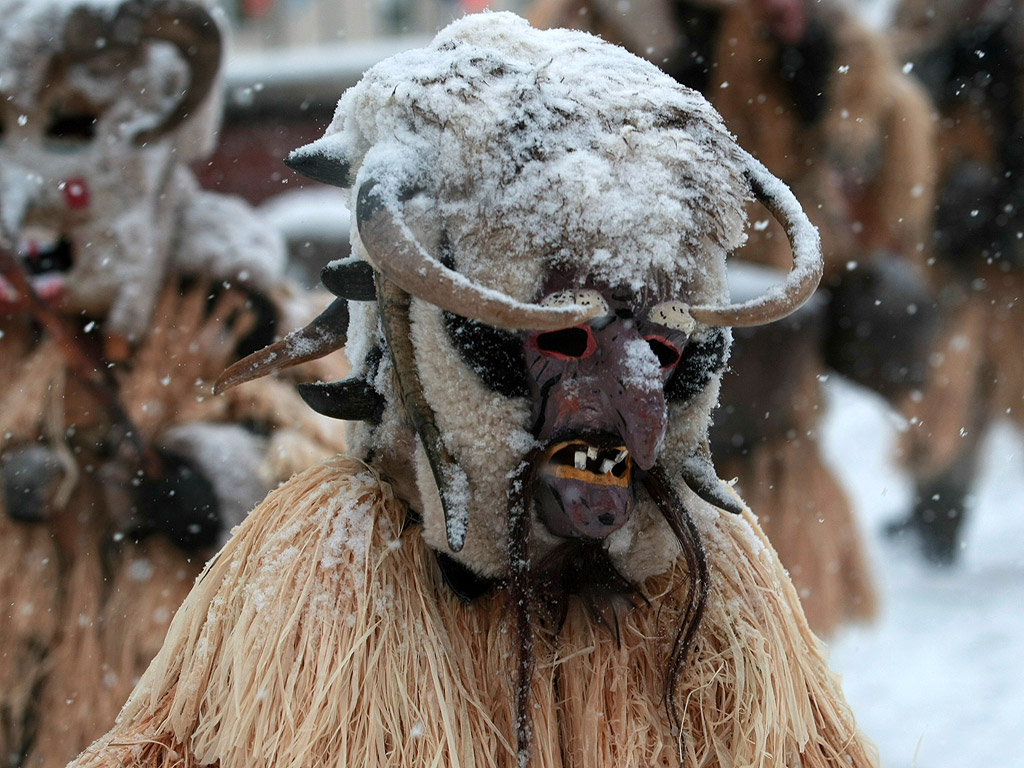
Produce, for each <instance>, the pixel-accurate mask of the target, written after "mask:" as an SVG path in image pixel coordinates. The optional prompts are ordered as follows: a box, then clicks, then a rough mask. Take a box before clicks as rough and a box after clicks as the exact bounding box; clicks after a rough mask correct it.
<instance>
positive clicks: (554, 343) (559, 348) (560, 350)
mask: <svg viewBox="0 0 1024 768" xmlns="http://www.w3.org/2000/svg"><path fill="white" fill-rule="evenodd" d="M534 341H535V343H536V344H537V349H538V350H540V353H541V354H542V355H548V356H550V357H557V358H559V359H561V360H579V359H580V358H583V357H587V356H589V355H592V354H594V350H595V349H597V340H596V339H595V338H594V332H593V331H592V330H590V327H589V326H586V325H577V326H575V327H573V328H563V329H562V330H560V331H547V332H546V333H539V334H537V336H536V338H535V340H534Z"/></svg>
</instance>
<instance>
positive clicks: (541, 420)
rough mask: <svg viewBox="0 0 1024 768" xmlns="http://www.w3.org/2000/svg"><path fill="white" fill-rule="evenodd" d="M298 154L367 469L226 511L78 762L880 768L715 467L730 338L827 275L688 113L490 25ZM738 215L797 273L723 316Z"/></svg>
mask: <svg viewBox="0 0 1024 768" xmlns="http://www.w3.org/2000/svg"><path fill="white" fill-rule="evenodd" d="M289 162H290V164H291V166H292V167H293V168H295V169H297V170H299V171H301V172H303V173H305V174H307V175H309V176H312V177H314V178H317V179H319V180H322V181H327V182H331V183H334V184H337V185H341V186H344V187H351V189H352V202H353V210H354V211H355V214H356V216H355V218H356V227H355V233H354V236H353V247H354V253H355V254H356V255H355V257H353V258H352V259H349V260H343V261H338V262H334V263H332V264H331V265H329V266H328V267H327V268H326V270H325V272H324V275H323V279H324V283H325V285H327V287H329V288H330V289H331V290H332V291H333V292H334V293H336V295H338V296H339V298H338V302H340V303H346V302H347V305H348V307H349V309H350V315H351V322H350V324H349V326H348V327H347V345H346V354H347V355H348V356H349V358H350V359H351V361H352V370H353V374H352V376H350V377H349V378H347V379H345V380H343V381H337V382H328V383H324V382H320V383H316V384H309V385H305V390H304V392H305V396H306V399H307V401H308V402H310V403H311V404H314V405H315V407H317V408H318V409H319V410H321V411H322V412H325V413H329V414H331V415H334V416H336V417H340V418H345V419H349V420H355V421H354V423H352V424H351V425H350V429H349V437H350V442H349V445H350V447H351V450H352V454H351V456H350V457H338V458H334V459H331V460H328V461H326V462H324V463H322V464H320V465H319V466H317V467H315V468H313V469H311V470H309V471H307V472H305V473H303V474H301V475H298V476H296V477H295V478H292V480H290V481H289V482H288V483H286V484H285V485H283V486H282V487H281V488H279V489H278V490H276V491H274V492H273V493H272V494H271V495H270V496H268V498H267V499H266V501H264V503H263V504H261V505H260V506H259V507H257V509H256V510H254V511H253V513H252V514H250V515H249V517H248V518H246V520H245V522H243V523H242V525H241V526H240V527H239V528H238V530H237V532H236V534H235V536H234V537H233V538H232V539H231V541H229V542H228V544H227V545H226V546H225V548H224V549H223V550H222V551H221V552H220V554H219V555H218V557H217V558H216V560H214V561H213V562H212V563H211V564H210V566H209V567H208V568H207V570H206V571H205V572H204V573H203V575H202V576H201V577H200V579H199V581H198V582H197V584H196V587H195V588H194V590H193V591H192V593H191V594H190V595H189V597H188V598H187V599H186V601H185V602H184V604H183V605H182V607H181V609H180V610H179V612H178V613H177V615H176V616H175V619H174V622H173V623H172V626H171V629H170V630H169V632H168V636H167V639H166V641H165V643H164V646H163V648H162V649H161V651H160V653H159V654H158V656H157V657H156V659H155V660H154V662H153V664H152V665H151V666H150V668H149V670H148V671H147V672H146V674H145V676H144V677H143V679H142V680H141V681H140V683H139V685H138V687H137V688H136V690H135V691H134V693H133V694H132V696H131V697H130V699H129V701H128V703H127V704H126V706H125V709H124V710H122V712H121V714H120V716H119V718H118V721H117V723H116V725H115V726H114V727H113V729H112V730H111V731H110V732H109V733H108V734H107V736H105V737H103V738H101V739H100V740H99V741H97V742H96V743H95V744H94V745H93V746H91V747H90V748H88V749H87V750H86V751H85V752H84V753H83V754H82V755H81V756H80V757H79V758H78V760H77V761H75V763H74V765H75V766H77V767H78V768H85V766H124V765H136V766H169V765H172V764H174V765H178V766H195V765H208V764H212V763H216V764H218V765H219V766H221V768H234V767H235V766H243V765H244V766H285V765H291V766H300V765H310V764H312V763H318V764H329V765H360V766H376V765H389V766H410V767H411V766H423V765H431V764H456V763H458V764H460V765H467V766H485V765H487V766H492V765H501V766H504V765H509V766H512V765H520V766H524V765H530V766H546V767H550V766H570V765H571V766H583V765H587V766H612V765H614V766H633V767H635V768H639V767H640V766H660V765H666V766H667V765H680V764H684V765H722V766H725V765H747V764H761V763H763V762H764V761H766V759H767V760H771V761H772V762H776V763H778V764H785V765H796V764H800V765H802V766H804V767H805V768H811V767H812V766H824V765H830V766H844V767H845V766H857V767H861V766H872V765H875V764H876V759H875V756H874V750H873V748H872V747H871V745H870V744H869V743H868V742H867V741H866V740H865V739H864V738H863V736H862V735H861V734H860V733H859V732H858V730H857V728H856V726H855V724H854V720H853V717H852V715H851V713H850V712H849V709H848V707H847V705H846V703H845V702H844V700H843V698H842V694H841V692H840V690H839V685H838V680H837V679H836V677H835V676H834V675H833V674H832V673H831V672H830V670H829V669H828V666H827V664H826V662H825V660H824V658H823V649H822V647H821V646H820V644H819V642H818V640H817V639H816V638H815V636H814V635H813V633H812V632H811V631H810V629H809V627H808V626H807V623H806V620H805V619H804V617H803V613H802V611H801V608H800V604H799V600H798V598H797V596H796V593H795V590H794V589H793V587H792V585H791V584H790V582H789V581H788V579H787V577H786V574H785V571H784V570H783V568H782V566H781V565H780V563H779V561H778V558H777V557H776V555H775V553H774V551H773V550H772V549H771V546H770V545H769V544H768V543H767V541H766V540H765V538H764V536H763V535H762V534H761V532H760V530H759V529H758V527H757V523H756V521H755V519H754V517H753V516H752V515H751V514H750V512H749V511H747V510H745V509H743V506H742V503H741V502H740V501H739V499H738V498H737V497H736V496H735V495H734V494H733V493H731V491H730V489H729V488H728V486H726V485H725V484H723V483H722V482H721V481H720V480H719V479H718V478H717V476H716V474H715V472H714V467H713V466H712V464H711V458H710V456H709V454H708V449H707V430H708V423H709V419H710V412H711V409H712V408H713V407H714V404H715V401H716V398H717V391H718V381H719V375H720V372H721V368H722V365H723V360H724V355H725V351H726V350H727V348H728V342H729V331H728V328H727V326H730V325H752V324H757V323H764V322H770V321H771V320H773V319H776V318H778V317H780V316H782V315H784V314H786V313H787V312H790V311H792V310H793V309H794V308H795V307H796V306H798V305H799V304H800V303H802V302H803V301H805V300H806V299H807V297H808V296H809V295H810V294H811V292H812V291H813V290H814V287H815V285H816V284H817V281H818V278H819V276H820V253H819V250H818V241H817V236H816V233H815V231H814V229H813V228H812V227H811V226H810V224H809V223H808V221H807V219H806V217H804V216H803V214H802V212H801V211H800V208H799V204H798V203H797V202H796V200H795V198H793V196H792V194H791V193H790V192H789V191H788V189H786V188H785V187H784V186H783V185H781V184H780V183H779V182H778V181H777V180H776V179H774V178H773V177H771V176H770V175H769V174H768V173H767V172H766V171H765V170H764V168H763V166H761V165H760V164H758V163H757V162H756V161H754V160H753V159H752V158H751V157H750V156H749V155H747V154H746V153H745V152H743V150H741V149H740V148H739V146H738V145H737V144H736V143H735V142H734V141H733V140H732V139H731V137H730V136H729V134H728V133H727V132H726V131H725V129H724V127H723V126H722V123H721V121H720V120H719V118H718V117H717V115H716V114H715V113H714V111H713V110H712V109H711V108H710V107H709V106H708V104H707V103H706V102H705V101H704V99H703V98H702V97H701V96H700V95H699V94H697V93H696V92H694V91H691V90H689V89H687V88H684V87H682V86H680V85H678V84H677V83H675V82H674V81H673V80H671V79H670V78H668V77H666V76H665V75H664V74H663V73H661V72H659V71H658V70H657V68H655V67H654V66H652V65H651V64H649V63H647V62H645V61H643V60H641V59H638V58H636V57H634V56H633V55H631V54H629V53H627V52H625V51H624V50H622V49H620V48H617V47H615V46H611V45H608V44H606V43H604V42H602V41H600V40H598V39H596V38H593V37H591V36H589V35H586V34H584V33H580V32H569V31H564V30H559V31H537V30H534V29H532V28H530V27H529V26H528V25H527V24H526V23H525V22H524V21H523V20H522V19H519V18H518V17H516V16H513V15H511V14H482V15H479V16H469V17H466V18H464V19H462V20H460V21H458V22H455V23H454V24H452V25H451V26H449V27H448V28H447V29H445V30H443V31H442V32H441V33H440V34H439V35H438V36H437V38H436V39H435V40H434V42H433V43H432V44H431V45H430V46H429V47H427V48H425V49H421V50H414V51H409V52H407V53H404V54H401V55H399V56H396V57H394V58H393V59H389V60H387V61H385V62H382V63H381V64H379V65H377V66H376V67H374V68H372V69H371V70H369V71H368V72H367V74H366V75H365V76H364V78H363V80H362V81H361V82H360V84H359V85H357V86H356V87H354V88H353V89H351V90H349V91H348V92H347V93H346V94H345V95H344V96H343V97H342V99H341V102H340V103H339V106H338V110H337V113H336V116H335V119H334V121H333V122H332V125H331V126H330V128H329V129H328V130H327V132H326V135H325V136H324V137H323V138H322V139H320V140H318V141H317V142H314V143H313V144H311V145H309V146H307V147H304V148H302V149H300V150H297V151H296V152H295V153H293V154H292V156H291V158H290V160H289ZM750 194H755V195H756V196H757V197H758V198H759V199H761V200H762V201H764V203H765V204H766V205H767V206H768V207H769V208H770V209H772V210H773V211H775V212H776V215H777V216H778V217H779V218H780V220H781V221H782V222H783V224H784V226H785V227H786V230H787V232H788V233H789V235H790V237H791V239H792V242H793V244H794V254H795V255H794V263H793V268H792V270H791V272H790V273H789V275H788V276H787V277H786V278H785V280H784V282H783V283H782V284H780V285H777V286H775V287H774V289H773V290H772V291H771V292H769V293H768V294H766V295H763V296H760V297H757V298H755V299H754V300H752V301H751V302H749V303H745V304H733V303H730V301H729V299H728V291H727V288H726V273H725V260H726V255H727V253H729V252H730V251H732V250H733V249H734V248H735V247H736V246H737V245H738V244H739V243H740V242H741V241H742V239H743V236H744V235H743V230H744V207H743V204H744V200H745V198H746V197H747V196H748V195H750ZM318 322H319V321H318ZM316 326H317V323H314V324H313V326H311V328H315V327H316ZM310 335H315V334H312V333H311V334H310ZM336 335H339V336H340V333H338V334H336ZM340 343H341V340H340V338H338V339H335V340H334V342H332V343H325V344H322V345H319V347H318V348H317V350H316V352H317V354H326V353H327V352H328V351H329V350H330V349H331V348H334V347H337V346H339V345H340ZM288 362H289V361H288V360H282V359H281V356H280V355H279V354H277V353H275V352H263V353H256V355H255V356H254V357H252V358H250V360H249V361H245V363H244V367H245V368H246V371H245V373H244V374H239V373H237V372H236V371H231V372H229V373H228V374H227V375H226V377H225V379H224V385H225V386H226V385H232V384H239V383H241V382H243V381H244V380H246V379H247V378H250V377H252V376H256V375H259V374H260V373H262V372H264V371H266V370H270V369H273V368H276V367H281V366H283V365H287V363H288ZM769 755H770V756H771V757H770V758H767V757H766V756H769Z"/></svg>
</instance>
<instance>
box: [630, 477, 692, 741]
mask: <svg viewBox="0 0 1024 768" xmlns="http://www.w3.org/2000/svg"><path fill="white" fill-rule="evenodd" d="M644 487H645V488H646V489H647V493H648V494H650V497H651V498H652V499H653V500H654V503H655V504H656V505H657V507H658V510H659V511H660V512H661V514H662V516H663V517H664V518H665V522H667V523H668V524H669V527H670V528H671V529H672V532H673V533H674V534H675V536H676V539H678V541H679V544H680V546H681V547H682V550H683V557H685V558H686V570H687V573H688V574H689V576H690V578H689V585H688V586H687V589H686V608H685V610H684V611H683V615H682V616H681V617H680V622H679V629H678V630H677V631H676V637H675V641H674V642H673V644H672V652H671V653H670V654H669V658H668V666H667V669H666V671H665V709H666V712H667V714H668V720H669V724H670V725H671V726H672V729H673V731H674V732H675V733H677V734H680V738H681V734H682V728H683V716H682V714H681V713H680V711H679V696H678V689H679V681H680V679H681V678H682V673H683V668H684V667H685V666H686V657H687V656H688V655H689V652H690V648H691V646H692V645H693V640H694V638H695V637H696V635H697V629H698V628H699V627H700V620H701V618H702V617H703V616H704V608H705V606H706V605H707V601H708V562H707V556H706V554H705V552H704V544H703V542H702V541H701V538H700V532H699V531H698V530H697V526H696V525H694V523H693V518H692V517H690V513H689V512H688V511H687V509H686V507H685V506H684V505H683V501H682V499H680V498H679V494H678V493H676V490H675V488H673V487H672V483H671V481H670V480H669V478H668V475H667V474H666V473H665V469H664V467H662V466H661V465H660V464H657V465H655V466H654V468H653V469H651V470H650V472H648V473H647V476H646V477H645V478H644Z"/></svg>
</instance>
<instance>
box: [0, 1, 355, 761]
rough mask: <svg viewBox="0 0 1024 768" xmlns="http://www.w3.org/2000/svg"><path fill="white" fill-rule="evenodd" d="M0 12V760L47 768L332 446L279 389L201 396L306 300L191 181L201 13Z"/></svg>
mask: <svg viewBox="0 0 1024 768" xmlns="http://www.w3.org/2000/svg"><path fill="white" fill-rule="evenodd" d="M0 18H2V19H3V24H2V25H0V94H2V97H3V98H2V99H0V256H2V258H3V264H2V269H0V359H2V361H3V364H2V365H0V648H2V649H3V652H2V654H0V764H2V765H26V766H57V765H63V764H65V763H66V762H67V761H68V760H69V759H71V758H72V757H74V755H76V754H77V753H78V752H79V751H80V750H81V749H82V748H83V747H85V746H86V745H87V744H89V743H90V742H91V741H92V740H93V739H95V738H96V737H97V736H98V735H99V734H100V733H101V732H102V730H101V726H100V724H106V723H108V722H109V720H110V718H111V717H113V715H114V714H115V713H116V712H117V709H118V707H120V706H121V705H122V704H123V702H124V698H125V696H126V695H127V694H128V692H129V691H130V690H131V688H132V686H133V685H134V684H135V682H136V681H137V679H138V676H139V675H140V674H141V672H142V671H143V670H144V669H145V667H146V665H147V664H148V663H149V661H150V659H151V658H152V656H153V654H154V653H155V652H156V650H157V649H158V647H159V643H160V642H161V640H162V638H163V635H164V633H165V632H166V628H167V625H168V622H169V621H170V617H171V614H172V613H173V611H174V609H175V608H176V607H177V605H178V604H179V603H180V601H181V600H182V598H183V597H184V595H185V594H186V593H187V592H188V589H189V588H190V586H191V584H192V582H193V580H194V579H195V577H196V575H197V574H198V572H199V568H200V567H201V563H202V561H203V560H204V559H205V556H206V555H207V554H209V553H210V552H212V551H213V550H212V548H213V547H215V546H216V545H218V544H219V543H220V542H221V541H223V539H224V538H225V537H226V532H227V531H228V530H229V529H230V527H231V526H232V525H233V524H234V523H236V522H237V521H238V520H240V519H241V517H242V516H243V515H244V513H245V512H246V511H248V509H251V507H252V506H253V505H254V504H255V503H256V502H258V501H259V500H260V499H261V498H262V497H263V496H264V495H265V494H266V492H267V490H268V489H269V488H271V487H273V485H274V484H275V483H276V482H278V481H280V480H283V479H285V478H287V477H288V476H289V474H291V472H292V471H294V470H295V469H297V468H300V467H305V466H308V464H309V463H311V462H312V461H313V460H315V459H318V458H322V457H323V456H324V455H326V454H327V453H328V452H329V451H328V450H327V449H325V447H324V446H323V438H324V434H325V433H322V434H321V435H320V437H317V436H316V433H315V432H311V433H309V434H310V435H311V436H309V437H306V436H303V435H302V434H300V431H299V430H301V429H303V428H304V427H305V426H308V425H309V424H310V422H309V419H308V418H307V417H305V415H304V414H305V413H306V409H304V408H303V407H302V405H301V400H300V399H299V398H298V396H297V394H296V393H295V392H294V389H293V388H290V387H288V386H287V385H285V384H283V383H277V382H270V381H268V382H267V386H266V387H265V388H263V389H262V391H259V390H258V389H252V390H251V391H249V392H243V393H240V395H241V396H238V397H233V398H229V399H224V400H221V399H215V398H213V397H212V396H211V392H210V383H211V382H212V381H213V380H214V379H215V378H216V376H217V374H218V373H219V372H220V371H221V370H223V367H224V365H225V364H227V363H230V362H232V361H233V360H235V359H237V358H238V357H239V355H241V354H245V353H246V352H248V351H252V349H254V348H260V347H262V346H263V345H265V344H266V343H268V342H269V341H272V340H273V339H274V337H275V335H276V334H277V332H278V330H279V329H280V328H288V327H291V325H290V324H291V323H293V322H294V319H293V316H294V315H295V314H296V313H299V312H304V311H305V310H304V307H303V305H304V303H305V300H300V299H299V297H297V296H293V295H292V294H291V291H290V289H288V288H287V286H286V285H285V284H284V283H283V281H282V279H281V271H282V267H283V250H282V245H281V242H280V238H279V236H278V235H277V234H276V233H275V232H273V231H271V230H269V229H267V228H266V227H265V226H263V225H262V224H261V223H260V222H259V221H258V220H257V219H256V217H255V216H254V215H253V214H252V212H251V211H250V210H249V209H248V208H247V207H246V206H245V205H244V204H243V203H241V202H240V201H237V200H235V199H230V198H225V197H223V196H220V195H216V194H212V193H208V192H203V191H201V190H199V188H198V186H197V184H196V182H195V180H194V178H193V176H192V174H191V172H190V171H189V170H188V168H187V163H188V162H190V161H193V160H196V159H198V158H201V157H203V156H204V155H205V154H206V153H207V152H208V151H209V150H210V149H211V146H212V142H213V138H214V132H215V129H216V126H217V120H218V115H219V104H218V100H217V98H216V96H217V94H218V93H219V91H220V88H221V83H220V79H219V76H218V73H219V70H220V64H221V54H222V47H223V46H222V38H221V26H220V24H219V22H218V21H217V19H216V18H215V17H214V16H213V15H212V14H211V12H210V10H209V9H208V7H207V6H206V5H204V4H203V3H201V2H198V1H197V2H187V1H185V0H174V1H172V0H152V1H142V0H131V1H128V2H109V3H93V2H50V1H45V0H25V1H24V2H22V1H21V0H0ZM286 308H287V312H286V311H285V310H286ZM310 314H311V313H310ZM308 317H309V314H307V315H306V317H304V318H302V319H301V320H300V321H299V322H304V321H305V320H308ZM284 421H287V423H288V428H286V429H282V430H278V429H277V427H278V426H283V422H284ZM335 445H337V443H335ZM282 456H286V457H287V459H286V460H282V458H281V457H282ZM303 462H305V463H303Z"/></svg>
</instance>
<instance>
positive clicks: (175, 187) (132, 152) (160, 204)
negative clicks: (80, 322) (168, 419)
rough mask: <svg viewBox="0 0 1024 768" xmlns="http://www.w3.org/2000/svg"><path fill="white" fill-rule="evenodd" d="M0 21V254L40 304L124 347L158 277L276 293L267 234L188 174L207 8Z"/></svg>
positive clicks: (72, 4)
mask: <svg viewBox="0 0 1024 768" xmlns="http://www.w3.org/2000/svg"><path fill="white" fill-rule="evenodd" d="M0 19H2V21H3V23H2V25H0V97H2V98H3V103H4V107H3V109H2V114H0V121H2V123H3V125H2V128H3V131H2V141H0V246H2V247H4V248H7V249H9V250H11V251H13V252H15V254H16V256H17V258H18V259H19V260H20V261H21V263H22V266H23V268H24V270H25V271H26V273H27V275H28V276H29V278H30V280H31V282H32V284H33V287H34V289H35V291H36V293H37V294H39V296H40V297H41V298H42V299H43V300H44V301H47V302H49V303H51V304H52V305H53V306H56V307H59V308H60V309H61V310H62V311H64V312H67V313H70V314H78V313H86V314H88V315H89V316H91V317H93V318H95V319H103V320H104V321H105V322H104V332H105V333H106V334H107V335H108V336H111V337H120V338H124V339H126V340H128V341H136V340H138V339H139V338H140V337H141V335H142V334H143V333H144V332H145V329H146V328H147V325H148V323H149V320H150V314H151V312H152V309H153V305H154V301H155V297H156V295H157V293H158V291H159V289H160V287H161V286H162V285H163V282H164V280H165V279H166V278H167V276H168V274H169V273H174V272H178V273H181V272H188V273H192V274H195V275H198V276H203V277H207V278H212V279H223V280H229V281H231V282H232V283H235V284H237V283H239V282H241V283H243V284H245V285H249V286H252V287H254V288H256V289H258V290H261V291H264V292H266V291H268V290H269V289H270V288H271V286H272V285H274V284H275V283H276V282H277V280H278V279H279V278H280V275H281V274H282V273H283V263H284V246H283V242H282V241H281V238H280V235H279V234H277V233H275V232H274V231H273V230H271V229H270V227H269V226H268V225H267V224H265V223H264V222H262V221H260V220H259V219H257V217H255V216H254V215H252V213H251V212H249V211H248V210H246V209H245V206H244V204H243V203H241V202H240V201H237V200H233V199H229V198H224V197H223V196H217V195H213V194H211V193H204V192H201V191H200V190H199V188H198V184H197V182H196V180H195V178H194V176H193V175H192V173H191V171H190V170H189V169H188V166H187V163H188V162H189V161H191V160H194V159H196V158H199V157H202V156H204V155H205V154H207V153H208V152H209V151H210V150H211V149H212V146H213V143H214V141H215V137H216V129H217V126H218V124H219V120H220V114H221V99H220V93H221V90H222V88H221V69H222V66H221V65H222V58H223V50H224V37H223V34H224V33H223V24H222V23H221V21H220V14H219V12H216V11H215V10H214V9H213V7H212V4H211V3H210V2H207V0H103V1H102V2H100V0H0ZM16 301H17V294H16V293H15V292H14V291H13V290H12V289H11V287H10V286H9V285H8V284H7V283H6V282H5V280H4V279H3V278H0V310H6V309H7V308H9V307H10V306H11V302H16Z"/></svg>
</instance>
